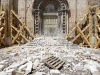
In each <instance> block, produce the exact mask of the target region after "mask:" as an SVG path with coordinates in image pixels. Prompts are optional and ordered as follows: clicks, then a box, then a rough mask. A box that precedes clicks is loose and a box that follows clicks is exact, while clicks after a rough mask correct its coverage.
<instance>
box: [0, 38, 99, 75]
mask: <svg viewBox="0 0 100 75" xmlns="http://www.w3.org/2000/svg"><path fill="white" fill-rule="evenodd" d="M50 56H55V57H57V58H59V59H60V60H62V61H64V62H65V64H64V65H63V67H62V68H61V69H58V70H57V69H52V68H50V67H48V66H47V65H45V64H44V63H43V60H44V59H46V58H48V57H50ZM0 75H100V55H99V51H98V52H95V50H93V49H89V48H82V47H79V46H77V45H75V44H72V43H71V42H69V41H67V40H64V39H62V38H59V37H40V38H35V39H34V40H33V41H32V42H30V43H27V44H25V45H22V46H19V47H17V48H16V50H13V51H10V52H0Z"/></svg>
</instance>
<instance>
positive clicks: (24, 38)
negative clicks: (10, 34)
mask: <svg viewBox="0 0 100 75" xmlns="http://www.w3.org/2000/svg"><path fill="white" fill-rule="evenodd" d="M19 35H21V36H22V37H23V39H24V40H25V41H26V42H30V40H28V39H27V38H26V37H25V36H24V35H22V34H21V33H20V34H19Z"/></svg>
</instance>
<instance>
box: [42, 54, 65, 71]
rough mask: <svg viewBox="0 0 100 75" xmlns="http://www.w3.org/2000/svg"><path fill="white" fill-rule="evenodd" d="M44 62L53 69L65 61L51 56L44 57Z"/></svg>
mask: <svg viewBox="0 0 100 75" xmlns="http://www.w3.org/2000/svg"><path fill="white" fill-rule="evenodd" d="M44 63H45V64H47V65H48V66H49V67H51V68H53V69H59V68H60V67H62V66H63V65H64V63H65V62H64V61H62V60H60V59H59V58H57V57H54V56H53V57H49V58H47V59H45V60H44Z"/></svg>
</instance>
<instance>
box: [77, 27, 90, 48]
mask: <svg viewBox="0 0 100 75" xmlns="http://www.w3.org/2000/svg"><path fill="white" fill-rule="evenodd" d="M77 28H78V31H79V33H80V34H81V37H82V38H83V39H84V40H85V41H86V43H87V44H88V45H89V46H90V48H92V46H91V44H90V42H89V41H88V40H87V38H86V37H85V35H84V34H83V32H82V31H81V29H80V27H79V26H78V25H77Z"/></svg>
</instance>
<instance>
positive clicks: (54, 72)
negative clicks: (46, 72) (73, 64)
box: [50, 69, 61, 75]
mask: <svg viewBox="0 0 100 75" xmlns="http://www.w3.org/2000/svg"><path fill="white" fill-rule="evenodd" d="M50 74H51V75H61V73H60V71H59V70H54V69H52V70H50Z"/></svg>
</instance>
